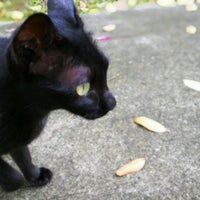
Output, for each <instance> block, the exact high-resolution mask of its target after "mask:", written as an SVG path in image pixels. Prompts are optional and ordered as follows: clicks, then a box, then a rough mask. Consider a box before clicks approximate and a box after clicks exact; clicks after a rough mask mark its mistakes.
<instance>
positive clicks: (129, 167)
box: [116, 158, 146, 176]
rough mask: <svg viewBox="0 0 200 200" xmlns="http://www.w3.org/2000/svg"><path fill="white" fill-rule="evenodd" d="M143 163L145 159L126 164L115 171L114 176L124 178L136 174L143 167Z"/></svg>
mask: <svg viewBox="0 0 200 200" xmlns="http://www.w3.org/2000/svg"><path fill="white" fill-rule="evenodd" d="M145 162H146V160H145V158H137V159H135V160H133V161H131V162H129V163H127V164H126V165H124V166H123V167H120V168H119V169H118V170H117V171H116V175H117V176H125V175H127V174H131V173H135V172H138V171H140V170H141V169H142V168H143V167H144V165H145Z"/></svg>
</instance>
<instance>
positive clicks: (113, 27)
mask: <svg viewBox="0 0 200 200" xmlns="http://www.w3.org/2000/svg"><path fill="white" fill-rule="evenodd" d="M115 29H116V25H115V24H109V25H106V26H104V27H103V31H105V32H111V31H114V30H115Z"/></svg>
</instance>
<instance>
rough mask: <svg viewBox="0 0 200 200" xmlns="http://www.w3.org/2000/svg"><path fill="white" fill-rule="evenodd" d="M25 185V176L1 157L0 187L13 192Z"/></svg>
mask: <svg viewBox="0 0 200 200" xmlns="http://www.w3.org/2000/svg"><path fill="white" fill-rule="evenodd" d="M23 184H24V178H23V176H22V175H21V174H20V173H19V172H18V171H17V170H15V169H14V168H12V167H11V166H10V165H9V164H8V163H6V162H5V161H4V160H3V159H2V158H1V157H0V186H1V187H2V189H3V190H5V191H7V192H11V191H14V190H17V189H18V188H20V187H21V186H22V185H23Z"/></svg>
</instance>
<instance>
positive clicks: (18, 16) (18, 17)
mask: <svg viewBox="0 0 200 200" xmlns="http://www.w3.org/2000/svg"><path fill="white" fill-rule="evenodd" d="M23 17H24V14H23V13H22V12H21V11H17V10H14V11H12V12H11V18H12V19H13V20H15V21H20V20H22V18H23Z"/></svg>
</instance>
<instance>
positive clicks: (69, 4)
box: [47, 0, 83, 35]
mask: <svg viewBox="0 0 200 200" xmlns="http://www.w3.org/2000/svg"><path fill="white" fill-rule="evenodd" d="M47 8H48V16H49V17H50V18H51V20H52V21H53V23H54V25H55V26H56V27H57V29H58V30H59V31H60V32H62V29H63V28H64V30H66V29H67V28H69V26H70V27H82V26H83V23H82V21H81V19H80V17H79V15H78V12H77V9H76V6H75V4H74V1H73V0H48V2H47ZM61 27H62V28H61ZM63 34H64V35H65V33H64V32H63Z"/></svg>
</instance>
